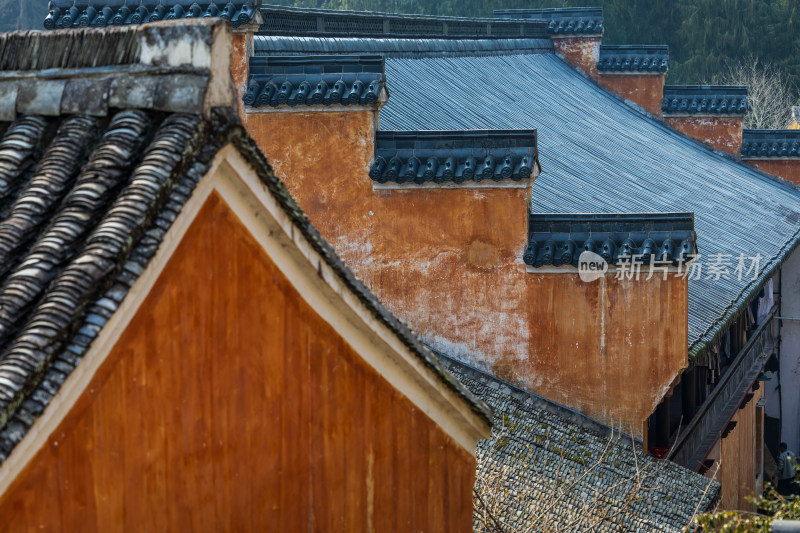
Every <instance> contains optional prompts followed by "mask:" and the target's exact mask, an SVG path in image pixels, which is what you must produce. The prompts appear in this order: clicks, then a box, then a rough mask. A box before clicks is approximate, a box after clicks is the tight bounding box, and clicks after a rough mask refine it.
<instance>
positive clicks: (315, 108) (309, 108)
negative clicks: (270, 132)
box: [244, 102, 379, 115]
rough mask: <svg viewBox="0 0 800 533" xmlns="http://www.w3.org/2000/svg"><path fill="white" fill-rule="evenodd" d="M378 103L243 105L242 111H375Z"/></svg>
mask: <svg viewBox="0 0 800 533" xmlns="http://www.w3.org/2000/svg"><path fill="white" fill-rule="evenodd" d="M378 107H379V106H378V103H377V102H376V103H375V104H373V105H299V106H295V107H289V106H287V105H282V106H280V107H271V106H268V107H250V106H245V108H244V112H245V113H247V114H248V115H258V114H260V113H343V112H345V111H377V110H378Z"/></svg>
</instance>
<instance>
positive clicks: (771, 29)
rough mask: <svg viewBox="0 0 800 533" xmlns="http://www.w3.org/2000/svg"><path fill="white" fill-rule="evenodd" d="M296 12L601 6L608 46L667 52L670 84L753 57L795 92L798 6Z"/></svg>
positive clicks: (368, 5) (675, 2)
mask: <svg viewBox="0 0 800 533" xmlns="http://www.w3.org/2000/svg"><path fill="white" fill-rule="evenodd" d="M280 3H286V4H292V2H289V1H287V2H280ZM293 5H295V6H298V7H325V8H334V9H355V10H374V11H389V12H401V13H426V14H432V15H451V16H465V17H491V16H492V10H493V9H515V8H516V9H518V8H535V7H564V6H573V7H575V6H598V5H600V6H603V12H604V16H605V25H606V33H605V36H604V39H603V41H604V42H605V43H607V44H668V45H669V47H670V71H669V74H668V76H667V81H668V82H669V83H698V82H700V81H702V80H710V79H711V78H712V77H713V76H714V74H717V73H719V72H721V71H722V70H723V69H724V65H725V62H726V61H734V62H735V61H736V60H738V59H740V58H744V57H747V56H754V57H758V58H760V59H761V60H762V62H770V63H773V64H774V65H775V66H777V67H779V68H781V69H782V70H784V72H785V73H786V75H787V77H788V79H789V80H790V81H791V82H792V83H793V84H794V85H800V53H798V52H800V32H798V30H797V28H796V27H795V22H800V20H798V8H800V2H798V1H797V0H439V1H435V2H434V1H430V0H324V1H323V2H321V3H320V2H318V0H295V1H294V2H293Z"/></svg>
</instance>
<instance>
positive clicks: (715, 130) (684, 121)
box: [665, 116, 744, 157]
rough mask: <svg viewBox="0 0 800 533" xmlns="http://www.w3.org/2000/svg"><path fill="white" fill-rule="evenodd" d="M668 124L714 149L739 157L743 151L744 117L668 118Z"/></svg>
mask: <svg viewBox="0 0 800 533" xmlns="http://www.w3.org/2000/svg"><path fill="white" fill-rule="evenodd" d="M665 120H666V122H667V124H669V125H670V126H672V127H673V128H675V129H676V130H678V131H680V132H681V133H684V134H686V135H688V136H689V137H692V138H693V139H697V140H698V141H700V142H702V143H705V144H707V145H709V146H711V147H712V148H716V149H717V150H721V151H723V152H727V153H729V154H731V155H734V156H736V157H739V154H740V152H741V151H742V125H743V123H744V118H743V117H697V116H691V117H666V119H665Z"/></svg>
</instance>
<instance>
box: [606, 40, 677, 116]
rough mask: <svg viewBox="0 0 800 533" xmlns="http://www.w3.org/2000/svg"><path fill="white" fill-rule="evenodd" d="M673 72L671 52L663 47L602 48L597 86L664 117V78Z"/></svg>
mask: <svg viewBox="0 0 800 533" xmlns="http://www.w3.org/2000/svg"><path fill="white" fill-rule="evenodd" d="M668 68H669V49H668V47H667V46H666V45H663V46H627V45H626V46H606V45H602V46H600V56H599V59H598V62H597V70H598V76H597V82H598V83H599V84H600V85H602V86H603V87H605V88H606V89H608V90H610V91H612V92H613V93H615V94H617V95H619V96H621V97H622V98H624V99H625V100H628V101H631V102H633V103H635V104H636V105H638V106H640V107H642V108H643V109H645V110H646V111H648V112H649V113H650V114H652V115H655V116H661V100H662V92H663V89H664V76H665V75H666V73H667V69H668Z"/></svg>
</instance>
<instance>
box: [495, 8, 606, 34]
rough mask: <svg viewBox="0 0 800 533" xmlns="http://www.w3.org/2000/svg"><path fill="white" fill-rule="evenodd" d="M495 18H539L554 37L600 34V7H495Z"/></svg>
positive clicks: (602, 29)
mask: <svg viewBox="0 0 800 533" xmlns="http://www.w3.org/2000/svg"><path fill="white" fill-rule="evenodd" d="M492 15H493V16H494V18H496V19H510V20H539V21H543V22H546V23H547V32H548V33H549V34H550V35H552V36H554V37H561V36H564V35H568V36H569V35H593V36H594V35H598V36H599V35H602V34H603V31H604V29H605V27H604V25H603V8H602V7H549V8H536V9H495V10H494V11H493V12H492Z"/></svg>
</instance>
